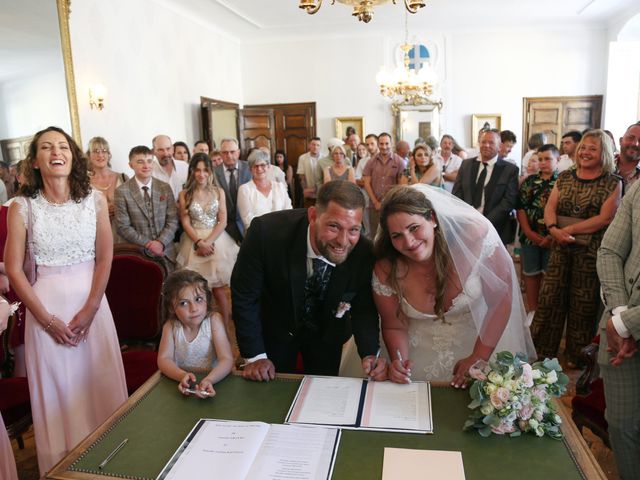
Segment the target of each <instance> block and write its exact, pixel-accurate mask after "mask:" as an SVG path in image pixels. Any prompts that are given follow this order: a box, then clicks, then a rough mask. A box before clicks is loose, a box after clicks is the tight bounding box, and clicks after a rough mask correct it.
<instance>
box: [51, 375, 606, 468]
mask: <svg viewBox="0 0 640 480" xmlns="http://www.w3.org/2000/svg"><path fill="white" fill-rule="evenodd" d="M300 379H301V377H295V376H286V375H282V376H279V377H278V378H277V379H276V380H274V381H271V382H263V383H259V382H251V381H247V380H244V379H243V378H242V377H240V376H236V375H230V376H229V377H227V378H226V379H224V380H223V381H222V382H220V383H218V384H217V385H216V386H215V388H216V392H217V395H216V396H215V397H214V398H210V399H206V400H202V399H199V398H195V397H185V396H183V395H181V394H180V392H178V388H177V383H176V382H174V381H172V380H169V379H167V378H165V377H163V376H161V375H160V374H159V373H157V374H156V375H154V376H153V377H152V378H151V379H150V380H149V381H148V382H147V383H146V384H145V385H144V386H143V387H141V388H140V390H138V391H137V392H136V393H135V394H134V395H132V396H131V397H130V398H129V400H128V401H127V402H126V403H125V404H123V405H122V407H121V408H120V409H119V410H118V411H117V412H115V413H114V415H113V416H112V417H111V418H110V419H109V420H107V421H106V422H105V423H104V424H103V425H102V426H101V427H100V428H98V429H97V430H96V431H95V432H94V433H93V434H91V435H90V436H89V437H87V438H86V439H85V440H84V441H83V442H82V443H81V444H80V445H78V447H77V448H76V449H74V450H73V451H72V452H71V453H70V454H69V455H68V456H67V457H66V458H64V459H63V460H62V461H61V462H60V463H58V464H57V465H56V466H55V467H54V468H53V469H52V471H51V472H49V474H48V476H47V478H51V479H100V480H106V479H108V478H130V479H155V478H156V477H157V475H158V474H159V473H160V471H161V470H162V468H163V467H164V466H165V464H166V463H167V461H168V460H169V459H170V458H171V456H172V455H173V453H174V452H175V451H176V449H177V448H178V446H179V445H180V444H181V443H182V441H183V440H184V438H185V437H186V436H187V434H188V433H189V431H190V430H191V429H192V428H193V426H194V425H195V424H196V422H197V421H198V419H200V418H214V419H228V420H242V421H262V422H267V423H283V422H284V419H285V416H286V414H287V412H288V410H289V407H290V406H291V403H292V401H293V398H294V396H295V393H296V391H297V389H298V386H299V384H300ZM469 402H470V399H469V394H468V392H467V391H462V390H455V389H453V388H450V387H446V386H433V385H432V408H433V423H434V434H432V435H422V434H408V433H407V434H405V433H393V432H370V431H355V430H343V434H342V439H341V441H340V445H339V449H338V456H337V459H336V465H335V469H334V472H333V477H332V478H333V479H334V480H344V479H349V480H350V479H379V478H381V476H382V462H383V456H384V448H385V447H395V448H411V449H424V450H451V451H461V452H462V459H463V462H464V470H465V475H466V478H467V480H473V479H494V480H498V479H502V478H504V479H512V478H518V479H519V480H526V479H536V480H539V479H541V478H549V479H562V480H571V479H580V478H588V479H592V478H606V477H605V476H604V474H603V473H602V471H601V470H600V468H599V467H598V465H597V463H596V462H595V460H594V459H593V456H591V454H590V453H589V450H588V448H587V447H586V445H585V443H584V441H583V440H582V437H581V436H580V435H579V434H577V430H576V429H575V427H574V426H573V424H572V423H571V420H570V419H568V417H567V415H566V412H564V411H563V409H562V407H560V414H561V416H562V417H563V420H564V426H563V431H564V433H565V439H564V440H553V439H551V438H548V437H543V438H538V437H535V436H533V435H522V436H520V437H517V438H510V437H508V436H499V435H492V436H490V437H489V438H483V437H481V436H480V435H479V434H478V433H477V432H475V431H473V432H471V431H468V432H464V431H463V430H462V425H463V424H464V422H465V419H466V418H467V416H468V415H469V412H470V410H469V409H468V408H467V404H468V403H469ZM558 405H559V404H558ZM125 438H126V439H128V442H127V443H126V444H125V446H124V447H123V448H122V449H121V450H120V451H119V452H118V454H117V455H115V456H114V458H113V459H112V460H111V461H110V462H109V463H108V464H107V465H106V466H105V467H104V469H103V470H99V469H98V465H99V464H100V463H101V462H102V461H103V460H104V459H105V458H106V457H107V456H108V455H109V453H111V452H112V451H113V450H114V449H115V448H116V447H117V446H118V445H119V444H120V443H121V442H122V441H123V440H124V439H125ZM203 478H215V472H208V474H205V475H203ZM425 478H428V476H427V473H425Z"/></svg>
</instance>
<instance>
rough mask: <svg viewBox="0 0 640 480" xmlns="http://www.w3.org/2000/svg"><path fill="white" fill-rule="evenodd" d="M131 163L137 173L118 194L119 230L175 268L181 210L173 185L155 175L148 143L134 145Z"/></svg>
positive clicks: (149, 252)
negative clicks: (146, 145)
mask: <svg viewBox="0 0 640 480" xmlns="http://www.w3.org/2000/svg"><path fill="white" fill-rule="evenodd" d="M129 166H130V167H131V169H132V170H133V172H134V177H133V178H131V179H130V180H127V181H126V182H125V183H124V184H123V185H120V186H119V187H118V188H117V189H116V194H115V204H116V216H115V223H116V228H117V230H118V234H119V235H120V236H121V237H122V238H123V239H124V240H125V241H127V242H129V243H135V244H136V245H140V246H142V247H144V248H145V250H146V252H147V254H149V255H151V256H153V257H158V258H160V260H161V261H162V263H163V264H164V265H165V267H166V268H167V270H168V271H172V270H173V268H174V267H175V257H176V255H175V248H174V246H173V237H174V235H175V233H176V229H177V228H178V214H177V212H176V202H175V199H174V197H173V192H172V191H171V187H170V186H169V185H168V184H167V183H165V182H163V181H160V180H158V179H156V178H153V177H152V176H151V173H152V171H153V156H152V155H151V150H149V148H147V147H145V146H144V145H140V146H137V147H133V148H132V149H131V151H130V152H129Z"/></svg>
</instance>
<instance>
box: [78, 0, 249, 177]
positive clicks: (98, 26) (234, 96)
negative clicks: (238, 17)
mask: <svg viewBox="0 0 640 480" xmlns="http://www.w3.org/2000/svg"><path fill="white" fill-rule="evenodd" d="M71 44H72V45H73V60H74V67H75V75H76V88H77V95H78V108H79V114H80V124H81V128H80V129H81V132H82V140H83V142H84V144H85V145H84V146H85V148H86V143H87V141H88V140H89V139H90V138H91V137H93V136H96V135H100V136H103V137H105V138H106V139H107V140H108V141H109V142H110V144H111V150H112V153H113V160H112V166H113V168H114V169H116V170H120V171H126V170H127V168H128V167H127V162H128V159H127V155H128V152H129V150H130V149H131V147H133V146H135V145H148V146H151V139H152V138H153V137H154V136H155V135H156V134H159V133H164V134H168V135H169V136H171V138H172V140H173V141H176V140H183V141H185V142H187V144H189V145H193V142H194V141H195V140H197V139H198V138H200V136H201V126H200V96H201V95H202V96H207V97H211V98H217V99H222V100H227V101H231V102H238V103H239V102H241V100H242V91H241V83H242V82H241V76H240V65H241V62H240V47H239V44H238V43H237V42H236V41H235V40H233V39H230V38H228V37H226V36H223V35H221V34H220V33H219V32H218V31H215V30H213V29H211V28H209V27H206V26H205V25H204V24H202V23H201V22H198V21H196V20H194V19H192V18H190V17H188V16H185V15H184V14H183V13H182V12H178V11H175V10H172V9H171V7H170V6H168V5H166V4H165V3H163V2H161V1H150V0H109V1H108V2H105V1H101V0H84V1H82V2H74V3H73V4H72V14H71ZM96 83H102V84H103V85H104V86H105V87H106V88H107V90H108V91H107V97H106V101H105V105H106V106H105V109H104V110H103V111H96V110H91V109H90V108H89V103H88V92H89V87H90V86H91V85H93V84H96Z"/></svg>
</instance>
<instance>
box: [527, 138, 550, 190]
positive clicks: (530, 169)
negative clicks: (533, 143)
mask: <svg viewBox="0 0 640 480" xmlns="http://www.w3.org/2000/svg"><path fill="white" fill-rule="evenodd" d="M549 145H551V144H549ZM543 146H544V145H543ZM540 148H542V147H540ZM556 168H557V167H556ZM539 171H540V160H539V155H538V152H536V153H534V154H533V155H531V156H530V157H529V162H527V169H526V170H524V171H522V173H521V174H520V176H519V177H518V185H522V183H523V182H524V181H525V180H526V179H527V178H528V177H530V176H531V175H535V174H536V173H538V172H539Z"/></svg>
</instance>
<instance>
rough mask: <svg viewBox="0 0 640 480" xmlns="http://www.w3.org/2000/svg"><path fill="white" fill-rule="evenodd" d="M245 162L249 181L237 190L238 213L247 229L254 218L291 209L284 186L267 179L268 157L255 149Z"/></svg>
mask: <svg viewBox="0 0 640 480" xmlns="http://www.w3.org/2000/svg"><path fill="white" fill-rule="evenodd" d="M247 162H248V164H249V169H250V171H251V181H249V182H247V183H245V184H242V185H240V188H238V213H239V214H240V218H241V219H242V223H243V224H244V228H245V229H247V228H249V225H251V222H252V220H253V219H254V218H255V217H259V216H260V215H264V214H265V213H269V212H276V211H278V210H286V209H289V208H291V199H290V198H289V195H288V194H287V186H286V184H284V183H281V182H276V181H274V180H269V178H268V177H267V169H268V168H269V167H270V166H271V165H270V164H269V155H268V154H267V153H266V152H264V151H262V150H259V149H257V150H254V151H253V152H251V153H250V154H249V158H248V159H247ZM276 168H277V167H276Z"/></svg>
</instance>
